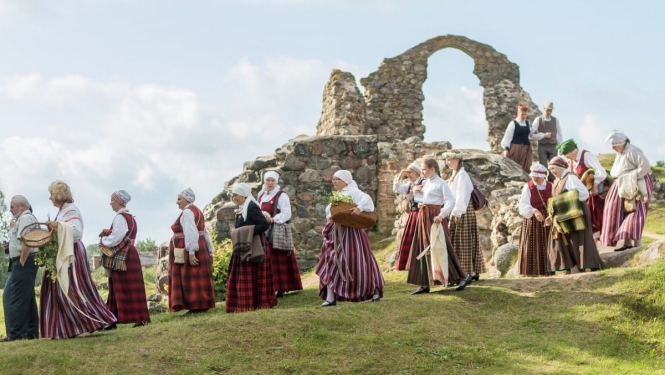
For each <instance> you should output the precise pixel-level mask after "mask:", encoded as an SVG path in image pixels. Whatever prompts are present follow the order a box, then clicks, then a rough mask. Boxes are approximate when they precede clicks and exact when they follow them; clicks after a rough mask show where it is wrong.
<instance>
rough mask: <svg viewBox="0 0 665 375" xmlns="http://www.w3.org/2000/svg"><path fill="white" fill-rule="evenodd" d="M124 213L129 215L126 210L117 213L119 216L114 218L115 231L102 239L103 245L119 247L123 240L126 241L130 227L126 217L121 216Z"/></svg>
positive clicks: (122, 209)
mask: <svg viewBox="0 0 665 375" xmlns="http://www.w3.org/2000/svg"><path fill="white" fill-rule="evenodd" d="M123 212H127V213H129V211H127V209H126V208H121V209H119V210H118V211H117V215H115V217H114V218H113V224H112V225H111V226H112V227H113V231H112V232H111V234H109V235H108V236H104V237H102V241H101V242H102V245H104V246H106V247H113V246H118V245H119V244H120V242H122V240H124V239H125V236H126V235H127V231H129V226H128V225H127V220H126V219H125V217H124V216H122V215H120V214H121V213H123Z"/></svg>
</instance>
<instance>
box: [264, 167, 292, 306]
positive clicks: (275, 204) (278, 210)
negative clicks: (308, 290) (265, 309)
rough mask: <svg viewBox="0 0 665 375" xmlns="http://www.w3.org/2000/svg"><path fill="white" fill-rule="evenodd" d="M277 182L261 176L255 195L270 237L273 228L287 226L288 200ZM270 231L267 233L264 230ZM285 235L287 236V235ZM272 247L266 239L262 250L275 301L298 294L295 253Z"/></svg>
mask: <svg viewBox="0 0 665 375" xmlns="http://www.w3.org/2000/svg"><path fill="white" fill-rule="evenodd" d="M278 181H279V174H278V173H277V172H274V171H268V172H266V173H265V174H264V175H263V188H262V189H261V191H260V192H259V194H258V198H259V201H258V203H259V205H260V206H261V211H262V212H263V215H264V216H265V218H266V220H267V221H268V223H269V224H270V225H271V226H272V233H275V229H276V226H279V225H285V226H286V225H289V223H290V222H291V200H290V199H289V196H288V195H287V194H286V193H284V191H282V189H281V187H280V186H279V185H278ZM270 231H271V229H269V230H268V232H270ZM268 232H266V233H268ZM272 233H271V234H272ZM287 233H288V234H291V232H290V231H289V232H287ZM292 242H293V239H292V238H290V243H292ZM273 245H274V243H273V241H269V240H268V239H267V238H266V242H265V243H264V248H265V251H266V252H270V262H271V268H272V270H271V271H272V280H273V288H274V289H275V291H277V298H280V297H282V296H283V295H284V293H285V292H289V291H294V290H302V281H301V280H300V268H299V267H298V260H297V259H296V252H295V249H275V248H274V246H273Z"/></svg>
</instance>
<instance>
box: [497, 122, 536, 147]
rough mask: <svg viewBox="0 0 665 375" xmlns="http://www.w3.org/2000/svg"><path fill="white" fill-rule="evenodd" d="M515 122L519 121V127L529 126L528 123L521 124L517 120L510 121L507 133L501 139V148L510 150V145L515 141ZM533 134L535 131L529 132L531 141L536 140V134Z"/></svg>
mask: <svg viewBox="0 0 665 375" xmlns="http://www.w3.org/2000/svg"><path fill="white" fill-rule="evenodd" d="M515 121H517V123H518V124H519V126H527V124H526V121H525V122H521V121H520V120H517V119H515V120H512V121H510V122H509V123H508V126H507V127H506V132H505V133H504V134H503V139H501V147H503V148H504V149H506V148H510V143H511V142H512V141H513V135H514V134H515ZM533 132H534V130H533V128H531V130H530V132H529V139H536V134H534V133H533Z"/></svg>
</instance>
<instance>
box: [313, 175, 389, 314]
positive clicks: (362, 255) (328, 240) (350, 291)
mask: <svg viewBox="0 0 665 375" xmlns="http://www.w3.org/2000/svg"><path fill="white" fill-rule="evenodd" d="M332 183H333V186H334V187H335V190H337V191H338V192H339V193H340V194H341V195H345V196H350V197H351V198H352V199H353V203H355V204H356V207H354V208H353V209H352V210H351V214H352V215H360V213H361V212H373V211H374V203H373V202H372V198H371V197H370V196H369V195H367V194H365V193H363V192H362V191H360V189H358V185H357V184H356V182H355V181H354V180H353V176H352V175H351V172H349V171H346V170H340V171H337V172H335V174H334V175H333V179H332ZM330 208H331V206H330V205H328V206H327V207H326V216H327V218H328V222H327V223H326V226H325V227H324V228H323V246H322V248H321V255H320V256H319V263H318V265H317V266H316V274H317V275H319V296H320V297H321V298H322V299H323V300H324V301H325V302H323V304H322V305H321V306H322V307H327V306H335V305H336V304H337V301H350V302H358V301H366V300H371V301H372V302H377V301H379V300H380V299H381V297H383V286H384V281H383V275H381V271H380V270H379V265H378V263H377V262H376V259H375V258H374V254H373V253H372V250H371V249H370V246H369V240H368V238H367V233H365V230H364V229H358V228H352V227H349V226H346V225H342V224H337V223H335V222H334V221H333V220H332V217H331V214H330Z"/></svg>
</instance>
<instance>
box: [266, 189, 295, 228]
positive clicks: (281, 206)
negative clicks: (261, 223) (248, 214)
mask: <svg viewBox="0 0 665 375" xmlns="http://www.w3.org/2000/svg"><path fill="white" fill-rule="evenodd" d="M277 191H278V190H277V189H273V190H271V191H270V192H267V191H264V192H263V194H262V195H261V197H260V200H259V207H261V203H265V202H270V201H271V200H272V199H274V198H275V194H277ZM277 209H278V210H279V211H280V212H279V213H278V214H276V215H275V216H274V217H273V218H272V219H273V221H274V222H275V223H277V224H284V223H286V222H287V221H289V220H291V199H290V198H289V196H288V195H287V194H286V193H285V192H282V194H280V195H279V199H277ZM268 213H269V214H271V215H272V212H268Z"/></svg>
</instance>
